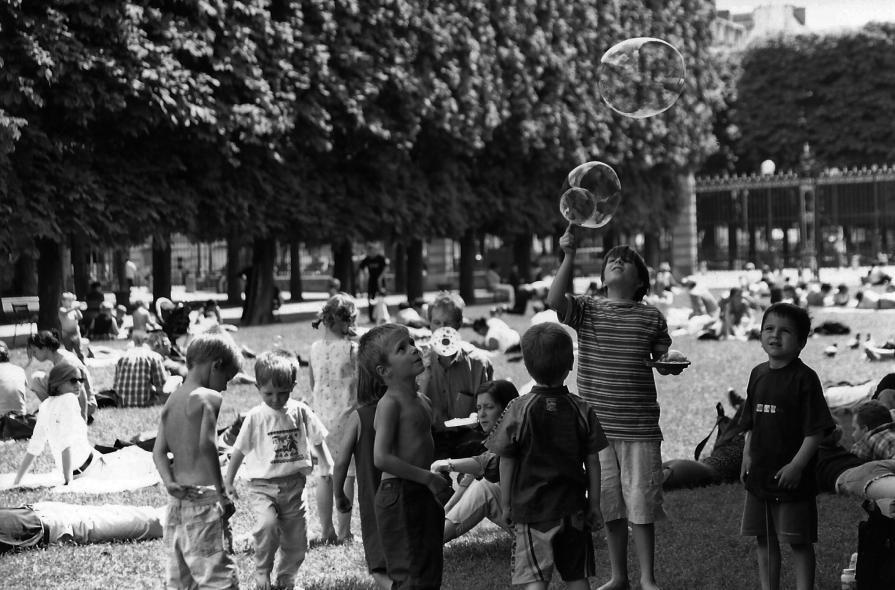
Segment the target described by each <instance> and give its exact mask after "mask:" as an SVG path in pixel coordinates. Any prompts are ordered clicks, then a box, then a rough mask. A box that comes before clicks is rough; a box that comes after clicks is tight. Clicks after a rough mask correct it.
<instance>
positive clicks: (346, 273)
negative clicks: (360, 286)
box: [332, 239, 357, 297]
mask: <svg viewBox="0 0 895 590" xmlns="http://www.w3.org/2000/svg"><path fill="white" fill-rule="evenodd" d="M332 249H333V277H335V278H337V279H339V281H340V282H341V283H342V291H344V292H345V293H350V294H351V295H352V296H353V297H357V285H355V284H354V260H353V258H352V255H353V249H352V246H351V240H347V239H343V240H339V241H337V242H333V245H332Z"/></svg>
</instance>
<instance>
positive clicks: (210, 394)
mask: <svg viewBox="0 0 895 590" xmlns="http://www.w3.org/2000/svg"><path fill="white" fill-rule="evenodd" d="M222 401H223V400H222V398H221V394H220V393H218V392H217V391H214V390H211V389H207V388H197V389H194V390H192V391H189V392H186V391H183V388H181V389H179V390H178V391H176V392H174V393H173V394H171V397H169V398H168V401H167V402H166V403H165V408H164V410H162V423H163V424H164V428H165V441H166V442H167V445H168V450H169V451H170V452H171V453H173V454H174V461H173V463H172V466H171V471H172V474H173V476H174V481H176V482H177V483H180V484H182V485H196V486H207V485H214V484H215V482H216V481H219V480H220V477H221V476H220V467H219V465H218V462H217V456H216V454H215V457H214V460H213V461H210V460H209V458H208V457H203V456H202V453H201V452H200V434H201V432H202V419H203V414H204V412H207V411H211V412H213V413H214V420H215V422H217V416H218V412H220V409H221V402H222ZM215 469H216V470H218V474H217V475H216V474H215V473H214V471H213V470H215Z"/></svg>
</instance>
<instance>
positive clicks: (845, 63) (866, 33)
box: [728, 24, 895, 172]
mask: <svg viewBox="0 0 895 590" xmlns="http://www.w3.org/2000/svg"><path fill="white" fill-rule="evenodd" d="M893 44H895V24H883V25H881V24H871V25H868V26H866V27H865V28H864V29H861V30H859V31H853V32H846V33H841V34H838V35H827V36H818V35H804V36H798V37H784V38H777V39H771V40H769V41H768V42H766V43H764V44H761V45H758V46H756V47H752V48H750V49H749V50H748V51H746V53H745V54H744V55H743V56H742V65H741V68H742V71H741V73H740V77H739V80H738V83H737V85H736V100H735V101H734V102H733V106H732V109H731V111H730V112H729V113H728V115H729V119H730V123H731V124H732V125H734V129H735V133H734V134H733V135H734V137H735V139H736V141H734V142H732V146H733V153H734V154H735V155H736V169H737V170H738V171H740V172H757V171H758V169H759V166H760V164H761V162H762V161H763V160H765V159H771V160H773V161H774V162H775V163H776V164H777V169H778V170H795V169H797V168H798V166H799V156H800V154H801V153H802V149H803V144H804V143H805V142H808V143H809V144H810V145H811V152H812V153H813V155H814V156H815V158H816V159H817V162H818V164H820V165H821V166H826V167H838V168H842V167H852V166H865V165H870V164H886V163H891V162H893V160H895V145H893V143H892V141H891V138H892V134H893V132H895V121H893V119H892V118H891V117H889V116H888V113H890V112H891V111H892V108H893V97H895V53H893V51H892V46H893Z"/></svg>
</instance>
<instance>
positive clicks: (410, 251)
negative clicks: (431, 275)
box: [407, 238, 423, 301]
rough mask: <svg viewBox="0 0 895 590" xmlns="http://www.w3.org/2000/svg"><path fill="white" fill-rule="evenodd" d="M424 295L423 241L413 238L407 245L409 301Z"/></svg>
mask: <svg viewBox="0 0 895 590" xmlns="http://www.w3.org/2000/svg"><path fill="white" fill-rule="evenodd" d="M422 296H423V241H422V240H420V239H419V238H413V239H412V240H411V241H410V244H408V246H407V301H414V300H415V299H419V298H420V297H422Z"/></svg>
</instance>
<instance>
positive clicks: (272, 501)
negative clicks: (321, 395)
mask: <svg viewBox="0 0 895 590" xmlns="http://www.w3.org/2000/svg"><path fill="white" fill-rule="evenodd" d="M255 379H256V381H257V383H258V391H259V392H260V394H261V400H262V401H263V402H264V403H263V404H260V405H257V406H255V407H254V408H252V409H251V410H249V412H248V413H247V414H246V416H245V420H244V421H243V423H242V426H241V428H240V430H239V435H238V436H237V437H236V442H235V443H234V445H233V456H232V457H231V458H230V466H229V467H228V469H227V476H226V478H225V480H224V487H225V489H226V490H227V493H228V494H229V495H230V496H231V497H234V498H235V497H236V490H235V488H234V485H233V479H234V478H235V477H236V472H237V471H239V467H240V465H241V464H242V461H243V459H244V458H245V457H246V456H249V455H250V459H249V462H248V464H247V465H246V471H247V475H248V477H249V484H248V488H249V502H250V503H251V505H252V510H253V511H254V512H255V526H254V528H253V530H252V536H253V537H254V540H255V583H256V584H257V587H258V588H261V589H268V588H270V587H271V586H270V574H271V570H272V569H273V562H274V556H275V554H276V553H277V549H279V554H280V559H279V563H278V566H277V574H276V576H275V578H276V584H277V587H278V588H283V589H287V588H289V589H291V588H293V586H294V584H295V575H296V574H297V573H298V568H299V567H300V566H301V564H302V562H303V561H304V559H305V552H306V551H307V547H308V540H307V531H306V522H305V504H304V499H303V497H302V495H303V492H304V487H305V480H306V478H307V476H308V475H309V474H310V473H311V469H312V467H313V463H312V461H311V451H312V450H313V452H314V454H316V455H317V457H318V459H319V463H320V469H321V472H322V473H324V474H329V475H331V474H332V459H331V458H330V454H329V450H328V449H327V448H326V443H325V442H324V439H325V438H326V434H327V431H326V428H325V427H324V426H323V423H322V422H321V421H320V419H319V418H318V417H317V416H316V415H315V414H314V412H312V411H311V408H309V407H308V406H307V405H305V404H303V403H302V402H299V401H297V400H294V399H291V398H290V396H291V395H292V390H293V389H294V388H295V384H296V383H297V380H298V360H297V359H296V358H295V356H294V355H292V354H290V353H288V352H286V351H281V350H277V351H269V352H265V353H262V354H261V355H260V356H259V357H258V360H257V361H255Z"/></svg>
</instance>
